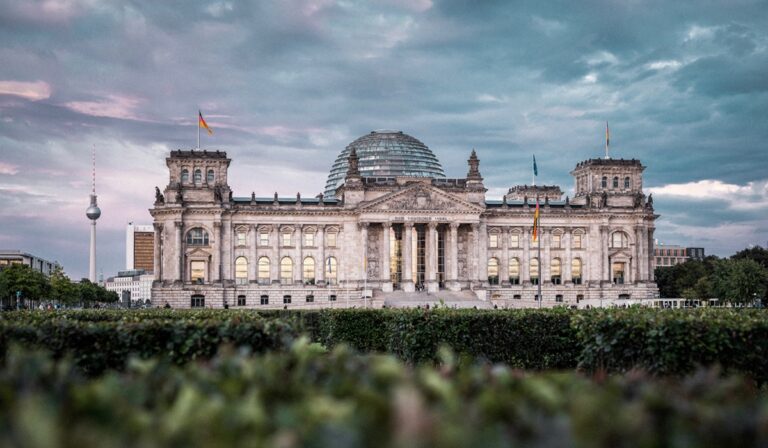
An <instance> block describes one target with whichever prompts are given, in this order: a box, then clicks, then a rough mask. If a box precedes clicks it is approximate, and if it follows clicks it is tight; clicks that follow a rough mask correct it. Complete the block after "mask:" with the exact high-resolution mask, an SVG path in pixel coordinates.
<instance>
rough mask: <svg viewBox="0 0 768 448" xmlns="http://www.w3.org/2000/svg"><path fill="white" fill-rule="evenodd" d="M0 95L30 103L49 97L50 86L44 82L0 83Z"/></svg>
mask: <svg viewBox="0 0 768 448" xmlns="http://www.w3.org/2000/svg"><path fill="white" fill-rule="evenodd" d="M0 95H14V96H20V97H22V98H27V99H29V100H32V101H37V100H44V99H46V98H50V97H51V86H50V85H49V84H48V83H47V82H44V81H34V82H25V81H0Z"/></svg>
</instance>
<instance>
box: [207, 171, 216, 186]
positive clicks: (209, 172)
mask: <svg viewBox="0 0 768 448" xmlns="http://www.w3.org/2000/svg"><path fill="white" fill-rule="evenodd" d="M205 181H206V182H208V183H209V184H212V183H213V181H214V175H213V170H208V173H207V175H206V178H205Z"/></svg>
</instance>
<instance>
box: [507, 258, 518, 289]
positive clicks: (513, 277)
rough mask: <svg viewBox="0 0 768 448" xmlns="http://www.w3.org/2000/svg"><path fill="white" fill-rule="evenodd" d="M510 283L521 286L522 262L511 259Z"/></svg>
mask: <svg viewBox="0 0 768 448" xmlns="http://www.w3.org/2000/svg"><path fill="white" fill-rule="evenodd" d="M509 283H511V284H513V285H519V284H520V260H518V259H517V258H510V259H509Z"/></svg>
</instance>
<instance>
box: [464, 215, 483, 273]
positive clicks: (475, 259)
mask: <svg viewBox="0 0 768 448" xmlns="http://www.w3.org/2000/svg"><path fill="white" fill-rule="evenodd" d="M471 227H472V249H471V250H470V251H467V263H468V264H469V268H470V269H469V270H470V272H471V273H472V275H471V277H470V280H471V282H472V284H473V285H474V286H475V287H477V286H478V278H479V277H480V268H479V266H478V263H480V224H478V223H472V224H471Z"/></svg>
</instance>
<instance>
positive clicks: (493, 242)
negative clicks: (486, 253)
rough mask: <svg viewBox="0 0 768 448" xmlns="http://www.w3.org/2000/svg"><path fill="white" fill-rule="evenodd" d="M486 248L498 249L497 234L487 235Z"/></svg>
mask: <svg viewBox="0 0 768 448" xmlns="http://www.w3.org/2000/svg"><path fill="white" fill-rule="evenodd" d="M488 247H499V235H498V234H497V233H492V234H490V235H488Z"/></svg>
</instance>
